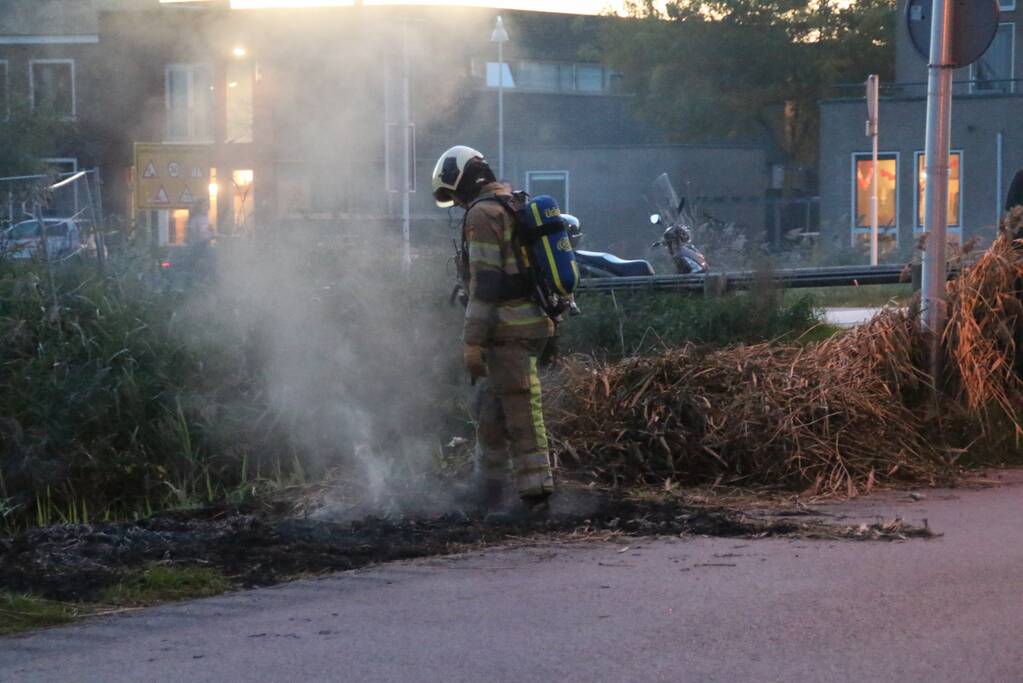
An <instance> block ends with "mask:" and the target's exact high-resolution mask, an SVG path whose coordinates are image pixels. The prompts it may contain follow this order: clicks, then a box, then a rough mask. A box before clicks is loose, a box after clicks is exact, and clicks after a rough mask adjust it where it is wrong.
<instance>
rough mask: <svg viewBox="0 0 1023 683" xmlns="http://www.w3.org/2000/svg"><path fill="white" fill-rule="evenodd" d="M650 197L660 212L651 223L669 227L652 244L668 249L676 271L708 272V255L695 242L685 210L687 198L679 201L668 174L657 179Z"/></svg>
mask: <svg viewBox="0 0 1023 683" xmlns="http://www.w3.org/2000/svg"><path fill="white" fill-rule="evenodd" d="M651 198H652V199H653V202H654V205H655V206H656V207H657V213H655V214H652V215H651V216H650V222H651V223H652V224H654V225H658V226H660V225H664V226H666V227H665V228H664V233H663V234H662V235H661V239H659V240H658V241H656V242H654V243H653V244H652V245H651V246H653V247H664V248H666V249H667V250H668V254H670V255H671V260H672V262H673V263H674V264H675V271H676V272H677V273H679V274H680V275H694V274H699V273H706V272H707V270H708V266H707V257H705V256H704V255H703V253H702V252H701V251H700V250H699V249H697V248H696V247H695V246H693V243H692V239H693V235H692V230H691V229H690V228H689V224H688V220H687V218H686V216H685V213H684V210H685V206H686V200H685V199H682V200H679V198H678V194H676V193H675V188H674V187H672V184H671V180H669V179H668V174H667V173H662V174H661V175H659V176H657V179H656V180H654V184H653V188H652V189H651Z"/></svg>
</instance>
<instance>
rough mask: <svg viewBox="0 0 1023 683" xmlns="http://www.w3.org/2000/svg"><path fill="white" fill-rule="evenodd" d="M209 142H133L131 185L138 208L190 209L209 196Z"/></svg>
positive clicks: (210, 154) (210, 150)
mask: <svg viewBox="0 0 1023 683" xmlns="http://www.w3.org/2000/svg"><path fill="white" fill-rule="evenodd" d="M211 158H212V148H211V147H210V145H174V144H150V143H144V142H136V143H135V168H134V172H133V177H132V181H133V185H134V188H135V207H136V208H139V209H191V208H193V207H194V206H195V203H196V202H197V201H198V200H199V199H202V198H205V197H207V196H208V192H209V183H210V160H211Z"/></svg>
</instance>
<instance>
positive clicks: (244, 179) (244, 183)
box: [231, 169, 256, 235]
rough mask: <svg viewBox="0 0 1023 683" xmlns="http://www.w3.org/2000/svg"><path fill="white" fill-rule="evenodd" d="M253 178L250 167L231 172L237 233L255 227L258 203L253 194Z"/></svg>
mask: <svg viewBox="0 0 1023 683" xmlns="http://www.w3.org/2000/svg"><path fill="white" fill-rule="evenodd" d="M252 180H253V174H252V171H251V170H250V169H243V170H237V171H232V172H231V185H232V187H233V189H234V202H233V205H232V206H233V210H234V231H235V234H243V235H244V234H248V233H251V231H252V230H253V228H255V205H256V204H255V200H254V198H253V194H252Z"/></svg>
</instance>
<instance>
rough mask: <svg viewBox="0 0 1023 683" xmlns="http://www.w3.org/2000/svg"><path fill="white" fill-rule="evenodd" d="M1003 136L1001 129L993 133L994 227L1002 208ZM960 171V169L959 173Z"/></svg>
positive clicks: (1000, 215) (1000, 217) (999, 219)
mask: <svg viewBox="0 0 1023 683" xmlns="http://www.w3.org/2000/svg"><path fill="white" fill-rule="evenodd" d="M1003 143H1004V138H1003V136H1002V131H998V133H997V134H996V135H995V227H998V225H1000V224H1001V222H1002V211H1003V210H1004V204H1003V202H1004V201H1005V197H1003V196H1002V195H1003V194H1004V191H1003V190H1004V188H1003V187H1002V182H1003V181H1002V175H1003V174H1004V173H1005V157H1004V154H1005V152H1004V151H1003V148H1002V144H1003ZM961 172H962V171H960V173H961Z"/></svg>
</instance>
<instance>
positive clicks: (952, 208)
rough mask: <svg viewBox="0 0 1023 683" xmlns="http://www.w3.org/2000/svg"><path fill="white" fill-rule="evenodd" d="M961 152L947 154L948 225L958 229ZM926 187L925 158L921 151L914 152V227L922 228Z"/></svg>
mask: <svg viewBox="0 0 1023 683" xmlns="http://www.w3.org/2000/svg"><path fill="white" fill-rule="evenodd" d="M962 160H963V153H962V152H952V153H951V154H949V155H948V227H949V228H951V229H953V230H958V229H959V228H960V227H961V226H962V217H963V205H962V201H961V200H960V196H961V193H960V190H961V188H962V180H961V178H962V174H961V172H960V170H961V167H962ZM926 188H927V160H926V158H925V157H924V153H923V152H917V153H916V229H917V230H922V229H923V225H924V209H925V208H926V207H925V206H924V191H925V190H926Z"/></svg>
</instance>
